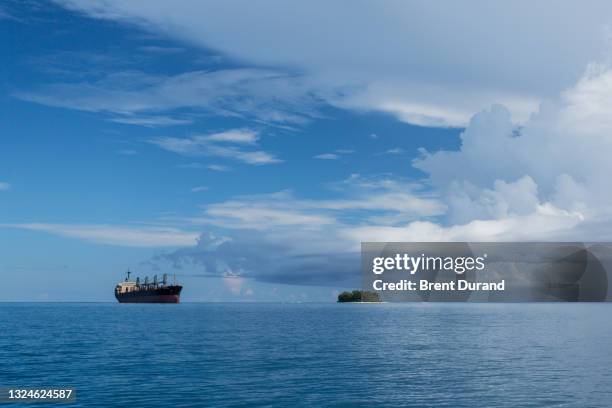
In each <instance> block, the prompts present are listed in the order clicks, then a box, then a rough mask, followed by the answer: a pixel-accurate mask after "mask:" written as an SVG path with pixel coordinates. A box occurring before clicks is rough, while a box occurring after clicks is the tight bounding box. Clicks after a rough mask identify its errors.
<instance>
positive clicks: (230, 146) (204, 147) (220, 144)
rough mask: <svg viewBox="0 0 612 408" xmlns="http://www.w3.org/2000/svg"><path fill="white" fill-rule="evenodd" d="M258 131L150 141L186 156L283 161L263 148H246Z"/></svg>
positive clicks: (244, 130)
mask: <svg viewBox="0 0 612 408" xmlns="http://www.w3.org/2000/svg"><path fill="white" fill-rule="evenodd" d="M257 139H258V137H257V132H255V131H253V130H250V129H234V130H229V131H226V132H220V133H213V134H210V135H195V136H191V137H187V138H178V137H157V138H154V139H151V140H150V141H149V142H150V143H153V144H155V145H157V146H159V147H161V148H162V149H165V150H168V151H171V152H174V153H178V154H181V155H185V156H216V157H224V158H229V159H233V160H236V161H241V162H243V163H247V164H253V165H262V164H273V163H279V162H281V160H280V159H278V158H276V157H275V156H274V155H272V154H270V153H267V152H264V151H261V150H245V148H244V147H242V146H244V145H255V144H256V142H257Z"/></svg>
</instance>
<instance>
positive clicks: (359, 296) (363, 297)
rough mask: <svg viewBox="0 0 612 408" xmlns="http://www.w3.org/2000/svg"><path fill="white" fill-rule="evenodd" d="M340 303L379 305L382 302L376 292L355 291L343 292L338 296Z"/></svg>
mask: <svg viewBox="0 0 612 408" xmlns="http://www.w3.org/2000/svg"><path fill="white" fill-rule="evenodd" d="M338 302H339V303H346V302H367V303H377V302H380V296H378V293H376V292H368V291H365V290H354V291H352V292H347V291H345V292H342V293H340V294H339V295H338Z"/></svg>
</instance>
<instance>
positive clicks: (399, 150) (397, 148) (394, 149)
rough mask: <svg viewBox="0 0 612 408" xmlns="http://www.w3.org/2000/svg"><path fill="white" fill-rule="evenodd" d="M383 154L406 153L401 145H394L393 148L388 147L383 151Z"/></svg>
mask: <svg viewBox="0 0 612 408" xmlns="http://www.w3.org/2000/svg"><path fill="white" fill-rule="evenodd" d="M381 154H393V155H398V154H404V149H402V148H401V147H394V148H393V149H388V150H386V151H384V152H382V153H381Z"/></svg>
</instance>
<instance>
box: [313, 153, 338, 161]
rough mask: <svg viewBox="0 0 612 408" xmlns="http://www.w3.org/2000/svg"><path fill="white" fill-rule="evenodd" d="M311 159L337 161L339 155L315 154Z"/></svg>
mask: <svg viewBox="0 0 612 408" xmlns="http://www.w3.org/2000/svg"><path fill="white" fill-rule="evenodd" d="M313 158H314V159H320V160H338V159H339V158H340V155H338V154H336V153H322V154H317V155H316V156H314V157H313Z"/></svg>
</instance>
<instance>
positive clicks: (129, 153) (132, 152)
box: [117, 149, 138, 156]
mask: <svg viewBox="0 0 612 408" xmlns="http://www.w3.org/2000/svg"><path fill="white" fill-rule="evenodd" d="M117 154H120V155H122V156H135V155H137V154H138V152H137V151H136V150H131V149H123V150H117Z"/></svg>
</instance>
